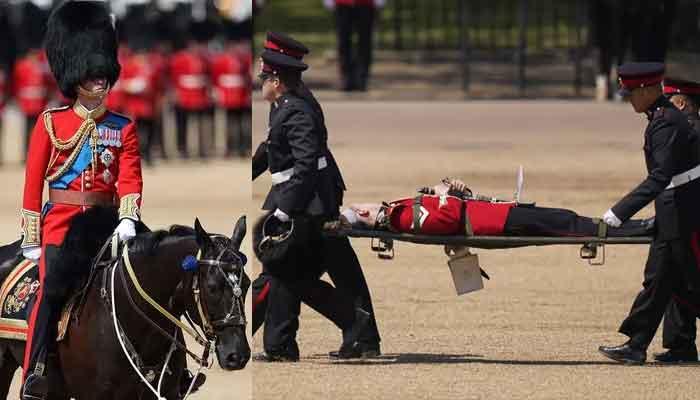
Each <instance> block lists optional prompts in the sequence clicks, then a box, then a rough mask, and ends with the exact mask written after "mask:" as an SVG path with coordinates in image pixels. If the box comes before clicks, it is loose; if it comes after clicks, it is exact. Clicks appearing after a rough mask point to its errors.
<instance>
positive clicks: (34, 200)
mask: <svg viewBox="0 0 700 400" xmlns="http://www.w3.org/2000/svg"><path fill="white" fill-rule="evenodd" d="M92 114H93V116H94V125H92V123H91V121H92V120H89V119H85V118H86V116H87V112H86V110H85V109H84V108H83V107H82V106H80V105H79V104H76V106H74V107H73V108H68V107H64V108H60V109H55V110H49V111H46V112H45V113H44V114H43V115H42V117H41V118H39V120H38V121H37V124H36V126H35V127H34V131H33V132H32V138H31V143H30V147H29V154H28V157H27V167H26V176H25V183H24V199H23V203H22V207H23V210H22V217H23V218H22V219H23V221H22V227H23V231H24V241H23V243H22V247H30V246H37V245H41V246H42V247H44V246H46V245H60V244H61V243H62V241H63V238H64V236H65V234H66V232H67V230H68V227H69V223H70V220H71V219H72V218H73V217H74V216H75V215H77V214H78V213H80V212H83V211H84V210H85V207H84V206H77V205H70V204H53V203H51V202H50V201H49V202H47V203H46V204H45V205H44V206H43V209H42V193H43V189H44V182H45V181H47V182H48V183H49V187H50V189H53V190H57V191H63V192H62V193H65V192H68V191H72V192H78V194H80V193H85V192H92V193H102V194H104V195H105V197H109V198H114V199H115V202H114V203H115V205H116V204H119V206H120V210H119V213H120V218H130V219H133V220H138V219H139V215H140V212H139V209H140V204H141V192H142V187H143V182H142V179H141V160H140V156H139V146H138V137H137V133H136V129H135V126H134V123H132V122H131V121H130V120H129V119H128V118H126V117H123V116H121V115H118V114H114V113H112V112H109V111H107V110H106V109H104V108H102V109H98V110H95V111H93V113H92ZM91 126H92V127H94V128H95V129H90V127H91ZM81 128H83V129H81ZM84 128H87V129H84ZM81 131H87V133H86V134H85V135H80V134H79V132H81ZM52 132H53V133H52ZM52 136H54V137H52ZM83 136H85V138H84V139H82V140H80V138H81V137H83ZM93 138H95V139H97V140H96V143H95V141H93ZM71 139H77V140H78V142H77V143H76V144H75V145H74V146H73V148H68V149H65V150H60V149H58V148H57V146H56V143H57V142H58V143H59V145H61V143H64V144H65V142H70V141H71ZM117 200H118V203H117Z"/></svg>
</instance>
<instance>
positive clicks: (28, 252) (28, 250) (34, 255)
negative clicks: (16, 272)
mask: <svg viewBox="0 0 700 400" xmlns="http://www.w3.org/2000/svg"><path fill="white" fill-rule="evenodd" d="M22 255H23V256H24V258H26V259H27V260H29V261H32V262H34V263H37V262H39V258H41V246H32V247H25V248H24V249H22Z"/></svg>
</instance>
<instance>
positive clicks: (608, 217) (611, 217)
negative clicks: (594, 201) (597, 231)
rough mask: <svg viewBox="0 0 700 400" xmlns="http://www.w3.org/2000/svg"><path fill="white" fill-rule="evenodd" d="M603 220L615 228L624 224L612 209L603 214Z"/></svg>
mask: <svg viewBox="0 0 700 400" xmlns="http://www.w3.org/2000/svg"><path fill="white" fill-rule="evenodd" d="M603 222H605V223H606V224H607V225H608V226H612V227H613V228H619V227H620V225H622V221H620V218H617V215H615V214H614V213H613V212H612V210H608V211H606V212H605V214H603Z"/></svg>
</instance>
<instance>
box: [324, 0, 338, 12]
mask: <svg viewBox="0 0 700 400" xmlns="http://www.w3.org/2000/svg"><path fill="white" fill-rule="evenodd" d="M323 5H324V6H325V7H326V8H327V9H329V10H334V9H335V0H323Z"/></svg>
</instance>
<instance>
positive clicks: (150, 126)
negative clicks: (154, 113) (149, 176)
mask: <svg viewBox="0 0 700 400" xmlns="http://www.w3.org/2000/svg"><path fill="white" fill-rule="evenodd" d="M186 125H187V124H185V126H186ZM136 127H137V129H138V133H139V151H140V152H141V157H143V160H144V161H145V162H146V164H151V162H152V158H151V157H152V148H153V142H154V139H155V122H154V121H153V120H152V119H137V120H136Z"/></svg>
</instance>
